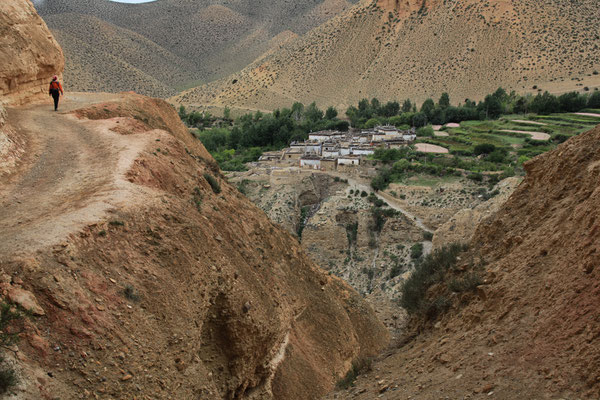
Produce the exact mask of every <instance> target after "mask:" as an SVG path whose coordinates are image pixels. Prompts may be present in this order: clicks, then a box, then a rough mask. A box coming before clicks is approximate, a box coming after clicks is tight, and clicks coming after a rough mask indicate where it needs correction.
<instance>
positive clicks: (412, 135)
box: [402, 132, 417, 142]
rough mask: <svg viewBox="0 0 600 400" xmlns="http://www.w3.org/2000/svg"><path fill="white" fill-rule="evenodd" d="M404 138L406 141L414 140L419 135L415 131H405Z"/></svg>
mask: <svg viewBox="0 0 600 400" xmlns="http://www.w3.org/2000/svg"><path fill="white" fill-rule="evenodd" d="M402 140H404V141H405V142H414V141H415V140H417V135H416V134H415V133H411V132H405V133H404V134H403V135H402Z"/></svg>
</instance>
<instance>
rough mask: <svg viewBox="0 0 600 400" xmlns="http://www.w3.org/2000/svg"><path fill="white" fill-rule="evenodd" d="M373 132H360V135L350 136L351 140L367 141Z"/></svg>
mask: <svg viewBox="0 0 600 400" xmlns="http://www.w3.org/2000/svg"><path fill="white" fill-rule="evenodd" d="M372 135H373V133H371V134H364V135H363V134H362V133H361V134H360V135H356V136H353V137H352V141H353V142H357V143H368V142H369V137H370V136H372Z"/></svg>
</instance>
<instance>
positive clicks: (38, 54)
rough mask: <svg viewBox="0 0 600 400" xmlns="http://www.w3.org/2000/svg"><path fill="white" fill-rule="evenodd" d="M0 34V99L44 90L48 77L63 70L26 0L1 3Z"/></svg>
mask: <svg viewBox="0 0 600 400" xmlns="http://www.w3.org/2000/svg"><path fill="white" fill-rule="evenodd" d="M0 37H1V38H2V40H0V54H2V63H0V96H1V97H2V98H1V99H0V102H12V103H19V102H25V101H27V100H28V99H30V98H32V97H35V96H38V95H40V94H43V93H47V90H48V84H49V83H50V80H51V77H52V76H53V75H60V74H61V73H62V71H63V69H64V57H63V55H62V51H61V49H60V47H59V46H58V44H57V43H56V41H55V40H54V38H53V37H52V35H51V34H50V31H49V30H48V28H47V27H46V24H45V23H44V21H42V19H41V18H40V17H39V16H38V15H37V13H36V11H35V8H34V7H33V5H32V4H31V2H30V1H29V0H25V1H18V0H6V1H3V2H2V3H1V4H0Z"/></svg>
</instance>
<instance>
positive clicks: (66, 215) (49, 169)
mask: <svg viewBox="0 0 600 400" xmlns="http://www.w3.org/2000/svg"><path fill="white" fill-rule="evenodd" d="M118 96H119V95H97V94H94V95H86V94H71V95H69V96H68V97H67V100H66V101H63V104H61V108H62V110H60V111H59V112H54V111H52V107H51V105H50V104H49V103H48V104H43V105H41V104H34V105H29V106H26V107H19V108H8V110H7V111H8V122H9V124H10V125H11V126H12V127H13V128H15V129H16V131H17V132H18V134H19V135H23V136H24V137H26V138H27V142H28V149H27V154H28V157H27V160H24V161H23V165H21V167H20V172H19V173H18V174H17V176H15V177H11V179H10V181H8V180H7V179H2V178H0V258H5V259H6V258H8V257H12V256H15V255H19V254H20V253H26V252H32V251H35V250H37V249H40V248H42V247H46V246H52V245H55V244H58V243H60V242H62V241H64V239H66V238H67V237H68V235H69V234H71V233H73V232H77V231H78V230H79V229H81V228H83V227H84V226H85V225H86V224H90V223H94V222H97V221H99V220H101V219H102V218H106V217H107V216H108V215H109V213H110V212H115V211H116V210H118V209H119V208H120V207H123V206H125V205H126V204H127V203H130V202H131V201H133V200H134V199H135V198H136V197H137V195H138V194H140V193H141V191H142V190H143V189H141V188H140V187H139V186H136V185H133V184H131V183H129V182H128V181H127V180H126V179H125V173H126V172H127V170H128V169H129V167H130V166H131V164H132V163H133V161H134V160H135V158H136V156H137V155H138V154H139V153H140V151H142V150H143V149H144V147H145V146H146V144H147V143H148V141H149V138H148V137H147V136H149V135H128V136H123V135H119V134H118V133H115V132H113V131H111V130H110V128H111V126H112V124H114V123H115V122H114V121H111V120H104V121H89V120H80V119H78V118H76V117H75V116H74V115H73V114H70V111H73V110H75V109H80V108H83V107H87V106H90V105H91V104H93V103H97V102H102V101H110V100H116V99H117V98H118Z"/></svg>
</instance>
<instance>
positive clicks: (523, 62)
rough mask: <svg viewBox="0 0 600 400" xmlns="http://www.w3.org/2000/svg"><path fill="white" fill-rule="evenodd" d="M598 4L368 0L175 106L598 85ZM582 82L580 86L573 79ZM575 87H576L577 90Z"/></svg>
mask: <svg viewBox="0 0 600 400" xmlns="http://www.w3.org/2000/svg"><path fill="white" fill-rule="evenodd" d="M597 6H598V4H597V2H596V1H594V0H583V1H579V2H576V3H574V2H571V1H567V0H561V1H551V0H542V1H538V0H524V1H496V0H495V1H491V0H486V1H480V0H467V1H443V2H442V1H421V0H418V1H417V0H410V1H408V2H398V1H391V0H379V1H365V2H362V3H361V4H360V5H357V6H355V7H354V8H352V9H351V10H349V11H347V12H346V13H344V14H342V15H340V16H338V17H336V18H334V19H332V20H330V21H328V22H326V23H325V24H324V25H322V26H320V27H318V28H316V29H314V30H313V31H311V32H309V33H308V34H307V35H305V36H304V37H302V38H301V39H299V40H296V41H294V42H292V43H289V44H287V45H286V46H284V47H283V48H282V49H280V50H278V51H276V52H274V53H273V54H271V55H269V56H267V57H264V58H261V59H259V60H257V61H256V62H255V63H253V64H252V65H250V66H248V67H247V68H245V69H244V70H242V71H241V72H240V73H237V74H234V75H232V76H230V77H228V78H225V79H222V80H219V81H217V82H214V83H210V84H207V85H205V86H202V87H199V88H196V89H192V90H189V91H186V92H184V93H182V94H181V95H179V96H177V97H175V98H174V99H173V101H174V102H175V103H183V104H198V105H214V106H223V105H229V106H232V107H239V108H246V109H263V110H272V109H273V108H276V107H281V106H289V105H290V104H291V103H292V102H293V101H301V102H304V103H309V102H312V101H316V102H317V104H319V105H322V106H325V105H335V106H340V107H342V108H343V107H346V106H348V105H350V104H356V102H357V101H358V100H359V99H361V98H370V97H378V98H379V99H381V100H389V99H404V98H407V97H410V98H411V99H413V100H418V101H422V100H423V99H424V98H426V97H428V96H432V97H435V98H438V97H439V96H440V94H441V93H442V92H444V91H446V92H449V94H450V96H451V98H452V99H453V101H454V102H458V101H461V102H462V101H463V100H464V99H465V98H471V99H479V98H481V97H482V96H483V95H485V94H486V93H491V92H492V91H494V90H495V89H496V88H497V87H498V86H503V87H506V88H509V89H515V90H517V91H520V92H524V91H526V90H532V87H533V85H537V86H539V87H541V88H543V89H549V90H553V91H561V90H567V89H571V90H572V89H581V88H582V87H583V86H584V85H587V86H590V87H594V86H596V87H597V86H599V85H600V76H598V75H593V74H592V73H593V71H594V70H597V69H598V68H599V67H598V66H599V65H600V58H599V57H600V56H599V55H598V54H599V53H598V51H597V50H598V46H599V45H600V36H599V35H598V26H597V21H596V19H595V18H594V17H593V15H596V12H597ZM580 79H582V81H579V80H580ZM580 85H581V86H580Z"/></svg>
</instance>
